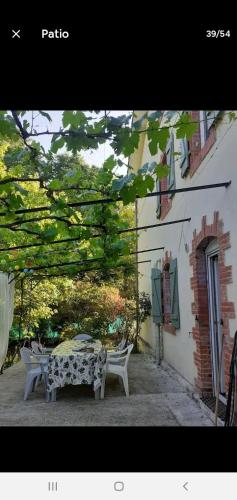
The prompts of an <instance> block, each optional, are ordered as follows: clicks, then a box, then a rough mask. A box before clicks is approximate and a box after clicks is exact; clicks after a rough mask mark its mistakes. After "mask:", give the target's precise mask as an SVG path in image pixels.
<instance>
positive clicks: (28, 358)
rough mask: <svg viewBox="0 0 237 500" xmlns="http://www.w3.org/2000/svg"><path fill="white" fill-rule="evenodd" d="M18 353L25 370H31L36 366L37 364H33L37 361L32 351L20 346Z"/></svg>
mask: <svg viewBox="0 0 237 500" xmlns="http://www.w3.org/2000/svg"><path fill="white" fill-rule="evenodd" d="M20 354H21V360H22V361H23V363H25V366H26V369H27V371H29V370H31V369H32V368H36V366H37V365H35V362H37V358H36V357H35V356H34V354H33V353H32V351H31V350H30V349H28V347H22V348H21V349H20ZM32 358H33V360H32ZM32 361H34V364H33V365H32V364H31V363H32Z"/></svg>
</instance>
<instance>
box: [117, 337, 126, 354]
mask: <svg viewBox="0 0 237 500" xmlns="http://www.w3.org/2000/svg"><path fill="white" fill-rule="evenodd" d="M126 343H127V338H126V336H125V335H124V337H123V338H122V340H121V341H120V342H119V344H118V345H117V347H116V349H115V351H123V349H125V347H126Z"/></svg>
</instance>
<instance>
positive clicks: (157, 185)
mask: <svg viewBox="0 0 237 500" xmlns="http://www.w3.org/2000/svg"><path fill="white" fill-rule="evenodd" d="M156 191H160V181H159V180H158V181H156ZM156 199H157V206H156V216H157V217H158V218H159V217H160V210H161V196H159V195H157V198H156Z"/></svg>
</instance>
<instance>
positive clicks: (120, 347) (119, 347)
mask: <svg viewBox="0 0 237 500" xmlns="http://www.w3.org/2000/svg"><path fill="white" fill-rule="evenodd" d="M126 344H127V337H126V335H124V336H123V338H122V340H120V342H119V344H118V345H117V346H116V347H115V348H114V349H108V350H107V353H108V356H110V354H113V353H115V352H118V351H123V349H125V347H126Z"/></svg>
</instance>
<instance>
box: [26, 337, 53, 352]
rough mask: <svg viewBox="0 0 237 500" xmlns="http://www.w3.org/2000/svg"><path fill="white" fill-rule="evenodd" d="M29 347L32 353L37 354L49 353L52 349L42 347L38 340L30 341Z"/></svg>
mask: <svg viewBox="0 0 237 500" xmlns="http://www.w3.org/2000/svg"><path fill="white" fill-rule="evenodd" d="M31 349H32V352H33V353H34V354H39V355H41V354H47V353H51V352H52V350H53V349H51V348H48V347H43V346H42V345H41V344H40V343H39V342H35V340H33V342H31Z"/></svg>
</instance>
